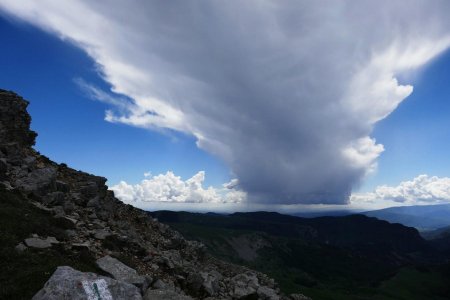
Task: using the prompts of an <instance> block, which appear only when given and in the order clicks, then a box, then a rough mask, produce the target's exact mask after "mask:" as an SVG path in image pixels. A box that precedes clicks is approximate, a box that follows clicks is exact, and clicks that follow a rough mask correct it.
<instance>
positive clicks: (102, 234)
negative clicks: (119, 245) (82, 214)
mask: <svg viewBox="0 0 450 300" xmlns="http://www.w3.org/2000/svg"><path fill="white" fill-rule="evenodd" d="M110 235H112V234H111V232H110V231H108V230H105V229H97V230H95V231H94V237H95V238H96V239H97V240H104V239H106V238H107V237H108V236H110Z"/></svg>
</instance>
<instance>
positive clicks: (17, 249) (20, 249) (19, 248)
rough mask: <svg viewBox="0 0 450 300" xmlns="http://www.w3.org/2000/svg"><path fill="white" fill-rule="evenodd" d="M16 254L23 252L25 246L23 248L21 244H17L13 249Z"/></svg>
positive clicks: (25, 248)
mask: <svg viewBox="0 0 450 300" xmlns="http://www.w3.org/2000/svg"><path fill="white" fill-rule="evenodd" d="M15 249H16V251H17V252H23V251H25V250H27V249H28V248H27V246H25V245H24V244H23V243H19V244H18V245H17V246H16V247H15Z"/></svg>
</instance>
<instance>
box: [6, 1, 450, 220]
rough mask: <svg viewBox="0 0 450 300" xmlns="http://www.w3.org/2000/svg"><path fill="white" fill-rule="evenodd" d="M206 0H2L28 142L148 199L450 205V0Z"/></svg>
mask: <svg viewBox="0 0 450 300" xmlns="http://www.w3.org/2000/svg"><path fill="white" fill-rule="evenodd" d="M65 5H67V6H68V7H70V9H66V8H65ZM206 7H207V9H206V8H205V10H202V9H199V7H196V6H195V5H190V4H183V5H181V4H180V6H178V7H176V8H174V10H173V11H171V10H169V9H166V8H164V7H162V6H158V5H156V4H148V6H146V7H144V8H143V9H142V11H140V10H139V7H138V6H136V5H134V4H129V6H127V7H126V9H124V8H123V7H121V6H120V4H118V3H115V4H111V5H105V6H102V5H101V4H92V3H90V4H88V3H87V2H86V3H83V2H68V3H65V4H58V3H57V2H52V1H44V2H40V3H39V1H30V2H28V3H27V4H23V3H17V2H14V1H8V0H0V33H1V34H2V36H3V37H4V38H3V39H4V45H5V46H4V47H2V49H1V50H0V54H1V55H0V64H1V65H2V66H4V71H3V72H1V74H0V83H1V86H0V88H4V89H8V90H14V91H15V92H17V93H18V94H20V95H21V96H23V97H24V98H25V99H27V100H28V101H30V103H31V104H30V106H29V111H30V114H31V116H32V119H33V120H32V129H33V130H35V131H36V132H38V134H39V136H38V138H37V144H36V146H35V148H36V149H37V150H38V151H40V152H42V153H43V154H44V155H46V156H49V157H51V158H52V159H55V161H57V162H60V163H63V162H64V163H67V164H68V165H69V166H71V167H74V168H77V169H81V170H83V171H87V172H89V173H95V174H98V175H102V176H105V177H106V178H107V179H108V186H109V187H110V189H111V190H113V191H114V192H115V194H116V196H117V197H118V198H119V199H120V200H122V201H123V202H125V203H127V204H132V205H134V206H136V207H139V208H143V209H146V210H148V209H150V207H151V208H152V210H155V209H154V208H165V209H168V210H175V209H176V208H177V207H179V208H182V210H187V211H204V212H206V211H210V210H211V211H212V212H214V211H215V212H224V211H228V212H238V211H251V210H253V211H255V210H260V208H264V209H263V210H265V211H277V212H280V213H285V214H292V213H298V212H300V211H303V212H324V213H325V212H326V211H337V210H355V211H365V210H375V209H382V208H388V207H394V206H414V205H438V204H450V174H449V171H448V170H450V160H449V159H448V158H447V153H448V152H449V150H450V139H448V134H449V129H448V128H450V119H449V118H448V112H449V111H450V101H448V98H449V96H450V87H449V86H448V84H447V83H446V82H445V78H448V77H449V76H450V68H449V66H450V50H449V48H450V38H449V37H450V31H449V30H448V28H449V27H448V25H450V24H448V21H447V18H446V16H445V13H443V12H444V11H445V7H447V8H450V7H448V3H445V2H439V1H438V2H436V3H435V4H434V5H432V6H431V5H430V7H426V1H416V2H415V5H411V7H409V8H405V9H404V10H403V11H397V7H396V5H394V4H392V5H391V4H389V2H386V5H385V7H384V8H383V10H382V11H381V12H372V13H371V14H368V15H364V14H366V13H367V12H370V11H371V4H370V2H364V1H363V2H361V4H358V5H355V7H354V8H353V9H354V10H352V11H342V10H341V7H339V5H330V7H329V8H327V9H326V10H321V9H319V8H318V7H315V6H314V5H310V6H309V7H308V8H307V10H308V11H307V12H306V13H304V14H302V13H301V10H300V8H299V7H298V6H296V5H294V4H292V7H290V9H292V11H294V12H297V13H298V14H299V15H298V16H297V17H296V18H293V16H292V15H291V13H290V12H289V10H290V9H287V8H286V7H283V6H279V7H278V6H277V7H276V8H275V5H274V6H270V5H261V6H260V7H259V9H258V10H253V9H252V6H251V4H248V6H247V5H242V7H241V11H240V13H241V14H240V15H239V16H235V12H236V7H234V6H233V5H232V4H229V5H225V4H224V3H221V4H217V5H216V4H209V5H207V6H206ZM63 8H64V9H63ZM183 8H184V10H185V11H186V13H185V14H182V13H181V11H183ZM63 10H67V11H70V12H69V14H70V15H67V14H66V13H63V12H62V11H63ZM153 11H157V12H158V13H154V14H153V15H152V12H153ZM74 12H76V13H74ZM308 12H309V13H314V12H315V13H317V14H319V15H320V17H321V18H322V19H325V20H330V22H331V23H330V24H328V25H327V24H322V22H320V21H319V20H310V19H309V18H308ZM132 13H133V14H136V18H135V20H129V23H126V22H125V23H123V22H124V21H123V20H124V19H123V17H126V16H128V15H130V14H132ZM351 13H353V14H354V15H353V17H354V19H350V18H349V15H348V14H350V15H351ZM378 13H380V14H381V13H385V14H386V16H387V18H386V19H384V20H383V22H384V23H382V24H378V25H379V26H378V25H377V26H378V27H379V28H377V29H376V30H373V27H372V26H373V24H377V22H378V17H377V16H378V15H377V14H378ZM147 14H148V15H152V18H147V17H146V16H147ZM211 15H213V16H215V17H211ZM417 15H419V16H422V17H423V18H424V19H426V20H429V21H430V22H431V21H432V22H431V23H430V24H431V25H423V24H422V22H417V21H416V20H415V19H414V17H415V16H417ZM80 16H86V17H85V18H83V17H80ZM364 16H365V17H364ZM365 18H366V19H367V22H363V21H366V20H365ZM175 20H176V22H175ZM269 21H271V22H275V23H276V22H279V26H274V25H273V23H271V22H269ZM254 23H257V24H259V25H260V28H254V27H252V26H250V25H251V24H254ZM324 23H325V22H324ZM405 24H406V25H405ZM187 25H189V26H187ZM206 25H208V26H209V27H208V26H206ZM205 26H206V27H208V28H209V30H210V31H208V30H203V28H204V27H205ZM355 26H360V27H359V30H357V31H355V32H353V31H352V28H354V27H355ZM91 28H97V29H98V32H92V31H91V30H90V29H91ZM392 28H397V29H398V32H392V30H391V29H392ZM394 31H395V30H394ZM266 33H269V34H266ZM108 34H110V35H111V36H108ZM218 36H220V37H221V38H218ZM288 36H289V38H287V37H288ZM344 36H345V38H344ZM102 37H103V39H102ZM342 39H343V40H342ZM358 41H359V42H360V41H364V42H363V44H364V45H360V46H359V47H355V46H354V44H355V43H357V42H358ZM330 47H332V49H333V51H328V49H329V48H330ZM205 49H208V51H206V50H205ZM262 49H263V50H262ZM303 49H304V50H303ZM348 53H350V54H348ZM304 70H306V72H305V71H304ZM157 210H159V209H157ZM299 210H300V211H299Z"/></svg>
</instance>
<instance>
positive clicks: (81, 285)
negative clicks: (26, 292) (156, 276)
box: [33, 266, 142, 300]
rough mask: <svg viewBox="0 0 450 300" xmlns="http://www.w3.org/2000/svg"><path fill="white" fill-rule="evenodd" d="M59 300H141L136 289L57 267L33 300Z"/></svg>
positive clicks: (112, 280)
mask: <svg viewBox="0 0 450 300" xmlns="http://www.w3.org/2000/svg"><path fill="white" fill-rule="evenodd" d="M60 299H80V300H81V299H89V300H91V299H103V300H113V299H130V300H131V299H133V300H140V299H142V296H141V293H140V291H139V289H138V288H137V287H135V286H134V285H132V284H129V283H126V282H123V281H117V280H114V279H111V278H109V277H104V276H98V275H97V274H94V273H82V272H79V271H77V270H74V269H72V268H71V267H67V266H63V267H58V268H57V269H56V271H55V273H53V275H52V277H50V279H49V280H48V281H47V283H46V284H45V286H44V287H43V288H42V289H41V290H40V291H39V292H38V293H37V294H36V295H34V297H33V300H60Z"/></svg>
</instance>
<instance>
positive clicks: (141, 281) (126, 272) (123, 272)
mask: <svg viewBox="0 0 450 300" xmlns="http://www.w3.org/2000/svg"><path fill="white" fill-rule="evenodd" d="M96 263H97V266H98V267H99V268H100V269H102V270H103V271H105V272H106V273H108V274H111V276H113V277H114V278H115V279H117V280H120V281H125V282H128V283H131V284H134V285H136V286H138V287H143V286H144V285H146V284H148V283H147V278H145V277H144V276H139V275H138V273H137V272H136V270H135V269H132V268H130V267H129V266H127V265H125V264H124V263H122V262H121V261H119V260H118V259H115V258H113V257H111V256H109V255H107V256H104V257H102V258H99V259H97V261H96Z"/></svg>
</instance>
